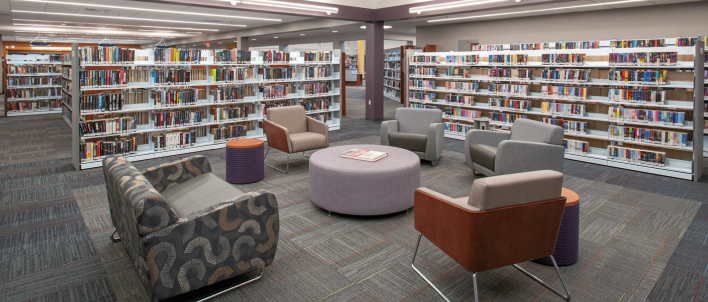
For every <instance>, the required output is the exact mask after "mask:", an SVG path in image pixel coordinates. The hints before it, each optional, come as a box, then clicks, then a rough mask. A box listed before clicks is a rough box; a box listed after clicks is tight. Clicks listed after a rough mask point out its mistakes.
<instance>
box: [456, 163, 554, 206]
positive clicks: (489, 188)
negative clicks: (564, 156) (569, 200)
mask: <svg viewBox="0 0 708 302" xmlns="http://www.w3.org/2000/svg"><path fill="white" fill-rule="evenodd" d="M562 190H563V173H560V172H556V171H551V170H542V171H533V172H525V173H516V174H507V175H500V176H493V177H487V178H482V179H477V180H475V181H474V183H473V184H472V190H471V191H470V197H469V199H468V200H467V203H468V204H469V205H471V206H473V207H476V208H478V209H479V210H480V211H488V210H493V209H498V208H505V207H510V206H515V205H523V204H528V203H533V202H538V201H544V200H551V199H558V198H560V197H561V191H562Z"/></svg>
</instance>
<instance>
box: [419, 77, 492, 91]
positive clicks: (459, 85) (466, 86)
mask: <svg viewBox="0 0 708 302" xmlns="http://www.w3.org/2000/svg"><path fill="white" fill-rule="evenodd" d="M409 82H410V81H409ZM413 82H418V83H414V84H423V85H422V86H423V87H420V86H419V85H414V86H416V87H420V88H425V89H435V82H434V81H420V80H418V81H417V80H413ZM419 82H423V83H419ZM445 90H454V91H464V92H477V91H479V83H472V82H449V81H448V82H445Z"/></svg>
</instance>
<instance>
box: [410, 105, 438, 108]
mask: <svg viewBox="0 0 708 302" xmlns="http://www.w3.org/2000/svg"><path fill="white" fill-rule="evenodd" d="M408 107H410V108H416V109H438V107H435V106H428V105H422V104H408Z"/></svg>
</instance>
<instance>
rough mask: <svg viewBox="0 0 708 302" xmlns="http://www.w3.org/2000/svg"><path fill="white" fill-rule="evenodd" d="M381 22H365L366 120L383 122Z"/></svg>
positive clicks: (382, 37) (382, 41)
mask: <svg viewBox="0 0 708 302" xmlns="http://www.w3.org/2000/svg"><path fill="white" fill-rule="evenodd" d="M383 50H384V32H383V21H374V22H366V68H365V72H366V119H367V120H371V121H383V117H384V116H383V113H384V103H383V102H384V98H383V68H384V53H383Z"/></svg>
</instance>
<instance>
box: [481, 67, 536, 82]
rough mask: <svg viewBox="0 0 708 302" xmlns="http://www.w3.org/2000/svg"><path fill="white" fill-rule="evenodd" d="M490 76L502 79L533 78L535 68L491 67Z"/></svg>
mask: <svg viewBox="0 0 708 302" xmlns="http://www.w3.org/2000/svg"><path fill="white" fill-rule="evenodd" d="M489 77H490V78H494V79H500V80H532V79H533V69H527V68H490V69H489Z"/></svg>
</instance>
